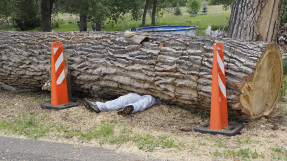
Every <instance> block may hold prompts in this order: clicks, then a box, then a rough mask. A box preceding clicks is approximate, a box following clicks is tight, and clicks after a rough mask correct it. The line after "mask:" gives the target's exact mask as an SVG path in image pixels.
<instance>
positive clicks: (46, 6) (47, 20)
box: [41, 0, 54, 32]
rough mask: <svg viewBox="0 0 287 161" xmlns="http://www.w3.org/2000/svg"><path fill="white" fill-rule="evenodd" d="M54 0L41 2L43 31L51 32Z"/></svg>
mask: <svg viewBox="0 0 287 161" xmlns="http://www.w3.org/2000/svg"><path fill="white" fill-rule="evenodd" d="M53 4H54V0H42V2H41V16H42V31H43V32H51V30H52V28H51V15H52V9H53Z"/></svg>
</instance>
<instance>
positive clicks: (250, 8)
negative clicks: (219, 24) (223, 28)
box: [228, 0, 283, 42]
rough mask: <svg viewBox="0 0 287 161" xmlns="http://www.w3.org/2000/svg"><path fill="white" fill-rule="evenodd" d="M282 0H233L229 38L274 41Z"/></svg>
mask: <svg viewBox="0 0 287 161" xmlns="http://www.w3.org/2000/svg"><path fill="white" fill-rule="evenodd" d="M282 6H283V0H252V1H251V0H234V2H233V6H232V11H231V16H230V21H229V31H228V37H229V38H236V39H242V40H252V41H273V42H276V38H277V32H278V28H279V25H280V15H281V10H282Z"/></svg>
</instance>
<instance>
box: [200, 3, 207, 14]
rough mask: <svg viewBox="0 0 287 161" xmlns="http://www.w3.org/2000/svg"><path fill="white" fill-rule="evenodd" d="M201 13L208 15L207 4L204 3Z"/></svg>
mask: <svg viewBox="0 0 287 161" xmlns="http://www.w3.org/2000/svg"><path fill="white" fill-rule="evenodd" d="M201 12H202V13H203V14H207V5H206V3H205V2H204V3H203V5H202V10H201Z"/></svg>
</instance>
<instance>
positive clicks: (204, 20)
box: [2, 5, 230, 36]
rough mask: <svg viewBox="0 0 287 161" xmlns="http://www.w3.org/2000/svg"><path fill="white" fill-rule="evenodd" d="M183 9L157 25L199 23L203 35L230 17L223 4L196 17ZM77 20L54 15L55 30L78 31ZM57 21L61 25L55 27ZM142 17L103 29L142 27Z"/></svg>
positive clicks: (124, 19) (107, 24)
mask: <svg viewBox="0 0 287 161" xmlns="http://www.w3.org/2000/svg"><path fill="white" fill-rule="evenodd" d="M180 9H181V11H182V13H183V14H182V15H180V16H176V15H174V14H173V13H174V12H173V8H169V9H165V12H164V14H163V16H162V17H157V18H156V25H157V26H160V25H198V32H199V33H198V34H199V36H203V35H204V34H203V31H204V30H205V29H206V28H207V27H208V25H212V29H213V30H215V29H218V28H223V26H224V25H225V24H226V23H227V21H228V19H229V17H230V10H228V11H224V10H223V9H222V6H221V5H216V6H208V13H207V15H201V14H198V15H197V16H196V17H191V16H190V15H189V14H188V13H187V12H186V8H185V7H181V8H180ZM77 21H79V17H78V16H76V15H72V14H66V13H64V14H58V15H53V21H52V26H53V31H55V32H67V31H78V30H79V27H78V25H77ZM56 22H57V23H58V25H59V27H57V28H55V26H57V25H55V24H56ZM150 23H151V17H150V16H149V14H148V15H147V19H146V25H147V26H150ZM140 26H141V19H140V20H138V21H135V20H132V17H131V15H130V14H126V15H124V16H122V18H121V19H119V20H118V22H117V23H115V22H112V21H108V20H107V21H106V22H105V23H104V24H103V25H102V30H103V31H124V30H128V29H131V28H132V27H140ZM2 30H16V29H15V28H11V27H5V26H4V27H3V29H2ZM88 30H90V31H91V30H92V24H91V23H88ZM40 31H41V29H40V28H37V29H34V30H29V31H28V32H40Z"/></svg>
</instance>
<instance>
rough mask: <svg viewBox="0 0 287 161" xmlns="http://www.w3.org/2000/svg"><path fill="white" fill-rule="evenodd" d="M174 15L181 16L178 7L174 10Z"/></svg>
mask: <svg viewBox="0 0 287 161" xmlns="http://www.w3.org/2000/svg"><path fill="white" fill-rule="evenodd" d="M174 15H176V16H179V15H182V13H181V10H180V8H179V7H178V6H177V7H176V8H175V9H174Z"/></svg>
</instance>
